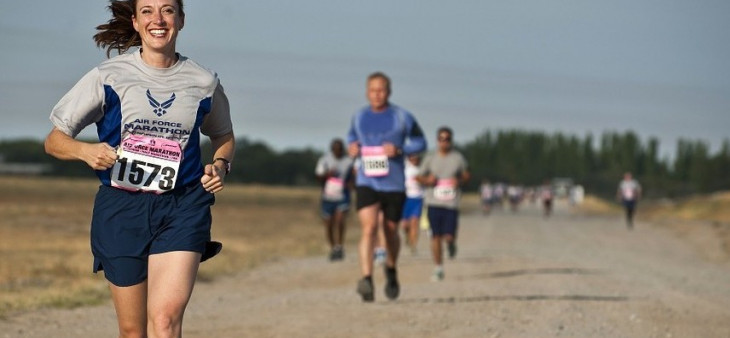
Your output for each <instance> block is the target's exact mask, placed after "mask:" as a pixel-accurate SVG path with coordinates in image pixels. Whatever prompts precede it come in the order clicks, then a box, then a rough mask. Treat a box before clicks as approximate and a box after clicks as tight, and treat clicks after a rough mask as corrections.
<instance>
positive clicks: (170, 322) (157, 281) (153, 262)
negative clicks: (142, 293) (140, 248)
mask: <svg viewBox="0 0 730 338" xmlns="http://www.w3.org/2000/svg"><path fill="white" fill-rule="evenodd" d="M199 265H200V253H197V252H192V251H172V252H165V253H161V254H154V255H150V257H149V270H148V271H149V272H148V278H147V283H148V300H147V320H148V324H147V325H148V334H149V336H150V337H151V338H153V337H154V338H158V337H159V338H161V337H181V336H182V321H183V315H184V313H185V307H186V306H187V304H188V301H189V300H190V295H191V294H192V292H193V286H194V284H195V277H196V275H197V273H198V266H199Z"/></svg>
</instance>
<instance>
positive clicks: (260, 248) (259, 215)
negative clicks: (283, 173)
mask: <svg viewBox="0 0 730 338" xmlns="http://www.w3.org/2000/svg"><path fill="white" fill-rule="evenodd" d="M97 189H98V181H96V180H95V179H59V178H25V177H0V191H2V192H3V193H2V194H0V257H2V258H1V259H0V318H2V317H4V316H7V315H8V314H10V313H14V312H22V311H28V310H33V309H37V308H43V307H61V308H70V307H76V306H84V305H92V304H99V303H102V302H105V301H108V300H109V294H108V288H107V283H106V281H105V279H104V277H103V273H99V274H96V275H95V274H93V273H92V272H91V268H92V256H91V252H90V248H89V223H90V219H91V211H92V206H93V199H94V195H95V194H96V191H97ZM318 194H319V191H318V189H316V188H293V187H263V186H255V185H235V184H230V185H228V186H227V187H226V189H225V190H224V191H223V192H221V193H219V194H218V195H217V196H216V204H215V205H214V206H213V230H212V236H213V239H214V240H218V241H220V242H222V243H223V251H222V252H221V253H220V254H219V255H218V256H216V257H215V258H214V259H211V260H210V261H207V262H205V263H203V264H202V265H201V267H200V273H199V277H198V278H199V282H209V281H213V280H215V279H216V278H218V277H219V276H222V275H226V274H231V273H235V272H238V271H241V270H243V269H249V268H252V267H255V266H257V265H259V264H262V263H265V262H269V261H272V260H277V259H279V258H281V257H292V256H294V257H296V256H309V255H318V254H321V255H322V257H323V259H324V257H325V254H326V249H325V243H324V230H323V226H322V225H321V221H320V219H319V214H318V201H319V200H318V198H319V195H318ZM353 214H354V213H350V216H349V218H348V230H349V231H348V232H349V234H348V236H347V240H348V242H349V241H354V240H355V239H354V238H355V237H354V236H356V234H354V233H353V232H355V231H352V230H353V229H356V228H357V224H356V221H355V219H354V216H353Z"/></svg>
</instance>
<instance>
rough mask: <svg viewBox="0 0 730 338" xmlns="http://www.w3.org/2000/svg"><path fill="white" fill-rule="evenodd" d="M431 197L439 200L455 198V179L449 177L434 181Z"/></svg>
mask: <svg viewBox="0 0 730 338" xmlns="http://www.w3.org/2000/svg"><path fill="white" fill-rule="evenodd" d="M433 197H434V198H435V199H437V200H439V201H453V200H454V199H455V198H456V180H455V179H453V178H449V179H441V180H438V181H436V186H435V187H433Z"/></svg>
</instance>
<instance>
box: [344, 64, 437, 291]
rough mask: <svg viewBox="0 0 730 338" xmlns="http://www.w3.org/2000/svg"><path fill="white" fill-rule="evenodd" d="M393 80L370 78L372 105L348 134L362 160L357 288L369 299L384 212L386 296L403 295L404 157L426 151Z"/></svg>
mask: <svg viewBox="0 0 730 338" xmlns="http://www.w3.org/2000/svg"><path fill="white" fill-rule="evenodd" d="M390 84H391V83H390V79H389V78H388V76H387V75H385V74H384V73H381V72H376V73H373V74H371V75H370V76H368V78H367V83H366V97H367V99H368V101H369V103H370V104H369V105H368V106H366V107H364V108H362V109H360V111H358V112H357V113H356V114H355V115H354V116H353V118H352V123H351V125H350V131H349V132H348V134H347V143H348V153H349V154H350V157H353V158H355V157H359V159H360V161H359V165H358V168H357V177H356V180H355V185H356V194H357V204H356V205H357V214H358V218H359V220H360V227H361V229H362V232H361V238H360V244H359V247H358V250H359V253H360V270H361V273H362V278H361V279H360V280H359V281H358V283H357V292H358V293H359V294H360V296H361V297H362V300H363V301H365V302H372V301H374V300H375V288H374V286H373V279H372V275H373V239H374V236H375V235H376V229H377V227H378V213H379V212H380V211H381V210H382V212H383V216H384V218H385V222H384V232H385V238H386V247H387V251H388V252H387V258H386V262H385V267H384V269H385V278H386V284H385V295H386V296H387V297H388V299H391V300H392V299H396V298H398V295H399V294H400V284H399V283H398V275H397V270H396V263H397V261H398V253H399V251H400V237H399V235H398V222H400V218H401V215H402V213H403V202H404V201H405V198H406V195H405V171H404V167H403V166H404V164H403V162H404V156H407V155H410V154H414V153H419V152H422V151H424V150H425V149H426V139H425V138H424V137H423V132H422V131H421V127H420V126H419V125H418V122H416V119H415V118H414V117H413V115H411V113H409V112H408V111H406V110H405V109H403V108H400V107H398V106H396V105H394V104H391V103H390V102H389V101H388V98H389V97H390V94H391V85H390Z"/></svg>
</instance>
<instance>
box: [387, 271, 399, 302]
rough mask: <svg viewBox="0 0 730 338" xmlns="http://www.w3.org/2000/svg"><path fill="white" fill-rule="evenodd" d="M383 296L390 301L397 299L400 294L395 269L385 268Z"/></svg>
mask: <svg viewBox="0 0 730 338" xmlns="http://www.w3.org/2000/svg"><path fill="white" fill-rule="evenodd" d="M385 280H386V281H385V296H386V297H388V299H390V300H394V299H396V298H398V295H399V294H400V284H398V273H397V272H396V270H395V267H392V268H389V267H387V266H386V267H385Z"/></svg>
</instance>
